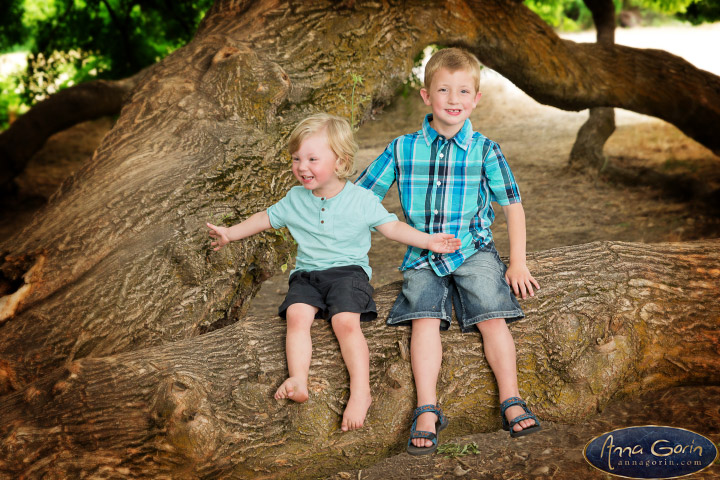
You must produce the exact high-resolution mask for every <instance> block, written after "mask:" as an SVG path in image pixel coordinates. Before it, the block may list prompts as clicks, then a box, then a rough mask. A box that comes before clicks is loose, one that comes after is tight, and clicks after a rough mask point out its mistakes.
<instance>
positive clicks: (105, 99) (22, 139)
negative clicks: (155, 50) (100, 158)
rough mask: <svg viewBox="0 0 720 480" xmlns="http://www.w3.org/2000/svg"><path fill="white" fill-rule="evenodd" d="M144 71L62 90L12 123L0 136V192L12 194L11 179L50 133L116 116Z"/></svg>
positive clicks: (40, 146)
mask: <svg viewBox="0 0 720 480" xmlns="http://www.w3.org/2000/svg"><path fill="white" fill-rule="evenodd" d="M146 70H147V69H146ZM146 70H143V71H141V72H139V73H137V74H135V75H133V76H132V77H129V78H125V79H122V80H113V81H109V80H94V81H91V82H85V83H81V84H79V85H75V86H73V87H70V88H66V89H64V90H61V91H59V92H58V93H56V94H54V95H51V96H49V97H48V98H47V99H45V100H43V101H42V102H40V103H38V104H37V105H36V106H34V107H33V108H31V109H30V110H29V111H28V112H27V113H25V114H24V115H22V116H21V117H19V118H18V119H17V120H16V121H15V122H13V123H12V125H10V127H9V128H8V129H7V130H5V131H4V132H2V133H0V192H10V191H12V186H11V183H12V180H13V179H14V178H15V177H16V176H17V175H18V174H20V173H21V172H22V171H23V170H24V169H25V166H26V165H27V162H28V161H29V160H30V158H31V157H32V156H33V155H34V154H35V153H37V152H38V151H39V150H40V149H41V148H42V146H43V145H44V144H45V141H46V140H47V139H48V138H50V136H51V135H53V134H54V133H57V132H60V131H62V130H65V129H67V128H70V127H72V126H73V125H75V124H78V123H80V122H84V121H86V120H92V119H95V118H99V117H103V116H107V115H116V114H118V113H119V112H120V109H121V108H122V106H123V103H124V101H125V100H126V99H127V97H128V95H129V93H130V91H131V90H132V89H133V88H134V87H135V85H137V84H138V82H139V81H140V80H141V79H142V77H143V75H144V74H145V72H146Z"/></svg>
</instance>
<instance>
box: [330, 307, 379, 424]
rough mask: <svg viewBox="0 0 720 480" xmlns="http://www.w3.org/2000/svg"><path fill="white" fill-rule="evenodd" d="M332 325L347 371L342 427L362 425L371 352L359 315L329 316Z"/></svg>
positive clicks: (368, 403) (350, 313)
mask: <svg viewBox="0 0 720 480" xmlns="http://www.w3.org/2000/svg"><path fill="white" fill-rule="evenodd" d="M332 327H333V331H334V332H335V336H336V337H337V339H338V342H339V343H340V352H341V353H342V356H343V360H344V361H345V366H346V367H347V369H348V373H349V374H350V399H349V400H348V403H347V406H346V407H345V412H344V413H343V420H342V426H341V428H342V430H343V432H347V431H348V430H356V429H358V428H360V427H362V426H363V423H364V422H365V415H366V414H367V411H368V408H370V403H371V402H372V397H371V396H370V352H369V350H368V346H367V341H365V336H364V335H363V333H362V330H361V329H360V314H359V313H352V312H342V313H338V314H336V315H334V316H333V317H332Z"/></svg>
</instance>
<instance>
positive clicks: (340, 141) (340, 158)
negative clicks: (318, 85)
mask: <svg viewBox="0 0 720 480" xmlns="http://www.w3.org/2000/svg"><path fill="white" fill-rule="evenodd" d="M323 130H324V131H325V132H326V134H327V139H328V145H329V146H330V149H331V150H332V151H333V153H334V154H335V155H336V156H337V162H336V166H335V174H336V175H337V176H338V178H342V179H347V178H350V177H352V176H354V175H355V154H356V153H357V151H358V145H357V142H356V141H355V135H353V131H352V128H350V123H349V122H348V121H347V120H345V119H344V118H342V117H338V116H335V115H330V114H328V113H316V114H315V115H311V116H309V117H307V118H306V119H304V120H302V121H301V122H300V123H298V124H297V126H296V127H295V128H294V129H293V131H292V133H291V134H290V139H289V140H288V150H289V152H290V155H292V154H293V153H295V152H297V151H298V150H299V149H300V144H302V142H303V141H304V140H305V139H306V138H309V137H312V136H313V135H315V134H316V133H320V132H321V131H323Z"/></svg>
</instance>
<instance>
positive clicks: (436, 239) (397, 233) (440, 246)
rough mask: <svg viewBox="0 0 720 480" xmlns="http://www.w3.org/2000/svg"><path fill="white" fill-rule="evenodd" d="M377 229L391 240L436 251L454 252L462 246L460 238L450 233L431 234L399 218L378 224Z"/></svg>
mask: <svg viewBox="0 0 720 480" xmlns="http://www.w3.org/2000/svg"><path fill="white" fill-rule="evenodd" d="M375 230H377V231H378V232H380V233H382V234H383V235H384V236H385V237H387V238H389V239H390V240H395V241H396V242H400V243H404V244H406V245H412V246H413V247H418V248H422V249H427V250H431V251H433V252H435V253H452V252H454V251H456V250H457V249H458V248H460V243H461V242H460V239H459V238H455V237H454V236H453V235H452V234H450V233H434V234H432V235H430V234H428V233H424V232H421V231H420V230H417V229H415V228H413V227H411V226H410V225H408V224H407V223H404V222H401V221H399V220H395V221H392V222H387V223H383V224H382V225H378V226H376V227H375Z"/></svg>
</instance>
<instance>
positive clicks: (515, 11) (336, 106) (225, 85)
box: [0, 0, 720, 392]
mask: <svg viewBox="0 0 720 480" xmlns="http://www.w3.org/2000/svg"><path fill="white" fill-rule="evenodd" d="M487 19H493V21H492V22H488V21H487ZM278 32H280V34H279V33H278ZM429 43H440V44H445V45H452V44H462V45H465V46H467V47H468V48H471V49H472V50H473V51H475V52H476V53H477V54H478V55H479V57H480V58H481V60H482V61H483V62H485V63H486V64H488V65H489V66H491V67H493V68H496V69H498V70H499V71H500V72H501V73H503V74H504V75H506V76H508V77H509V78H510V79H511V80H513V81H515V82H516V83H517V84H518V85H520V86H521V87H523V88H525V89H526V91H528V92H530V93H531V94H533V95H534V96H535V97H536V98H538V99H540V100H542V101H547V102H549V103H552V104H554V105H557V106H561V107H564V108H586V107H588V106H593V105H594V104H597V103H602V102H605V103H613V102H615V104H616V106H622V107H624V108H628V109H631V110H636V111H646V113H651V114H652V112H650V111H649V110H653V109H658V110H663V111H664V112H665V113H666V114H670V121H675V123H676V124H679V125H682V124H683V122H678V121H679V120H681V119H680V118H673V116H672V112H673V111H675V110H676V107H674V105H676V103H675V102H678V103H677V105H678V106H677V108H678V109H679V108H680V107H679V105H682V112H683V113H684V114H685V113H687V112H690V111H691V110H693V109H694V114H693V115H690V116H689V117H687V118H686V120H687V121H688V122H690V123H692V124H693V125H695V127H692V129H696V130H697V129H700V130H701V129H702V128H710V127H708V126H712V125H716V124H717V123H718V122H717V118H716V117H717V109H720V101H714V100H713V99H714V98H715V97H717V95H718V91H720V89H715V86H718V85H720V79H718V78H717V77H715V76H713V75H710V74H707V73H705V72H702V71H700V70H697V69H694V68H693V67H692V66H690V65H689V64H688V63H687V62H684V61H683V60H681V59H679V58H677V57H674V56H672V55H669V54H667V53H664V52H659V51H657V52H656V51H648V50H634V49H629V48H620V47H613V49H607V48H604V47H600V46H597V45H577V44H574V43H572V42H567V41H562V40H560V39H559V38H558V37H557V36H556V35H555V34H554V33H553V32H552V31H551V30H550V29H549V27H547V25H546V24H544V23H543V22H542V20H540V19H539V18H538V17H536V16H535V15H533V14H532V13H531V12H530V11H529V10H527V9H526V8H525V7H523V6H522V5H520V4H516V3H514V2H510V1H507V0H506V1H502V0H495V1H489V2H488V1H485V2H467V3H466V2H460V1H450V2H437V3H430V2H408V3H403V4H402V5H400V4H395V3H387V4H381V3H375V2H368V3H364V2H355V3H352V4H339V5H338V4H336V3H334V2H332V3H331V2H328V3H321V2H314V3H313V4H307V3H305V2H298V3H290V4H286V3H283V2H271V1H265V2H235V1H232V2H231V1H219V2H218V3H217V4H216V5H215V6H214V7H213V8H212V9H211V11H210V12H209V13H208V15H207V17H206V18H205V20H204V21H203V23H202V24H201V26H200V29H199V31H198V33H197V35H196V38H195V39H194V40H193V41H192V42H191V43H190V44H189V45H188V46H186V47H184V48H183V49H180V50H178V51H176V52H175V53H173V54H172V55H170V56H169V57H167V58H166V59H164V60H163V61H162V62H161V63H159V64H157V65H155V66H154V67H153V68H152V70H151V72H148V74H147V75H145V76H144V78H143V81H142V82H141V83H140V84H139V85H138V86H137V87H136V88H135V89H134V90H133V93H132V96H131V97H130V99H129V100H128V102H127V103H126V105H125V106H124V108H123V110H122V114H121V115H120V118H119V119H118V121H117V123H116V125H115V127H114V128H113V130H112V131H111V132H110V133H109V134H108V135H107V137H106V138H105V140H104V142H103V144H102V145H101V147H100V148H99V149H98V150H97V152H96V154H95V156H94V158H93V160H92V162H91V163H90V164H89V165H87V167H86V168H84V169H83V170H82V171H80V172H79V173H77V174H76V175H75V176H74V177H73V178H71V179H70V180H69V181H68V182H66V183H65V185H64V186H63V188H62V189H61V190H60V191H59V192H58V194H57V195H56V196H55V198H54V199H53V200H52V201H51V202H50V204H49V205H48V207H47V208H46V209H45V210H44V211H43V212H41V214H39V215H38V216H37V217H36V218H35V219H34V221H33V222H32V223H31V224H30V225H29V227H28V228H27V229H26V231H25V232H24V233H23V234H22V235H20V236H18V237H16V238H13V239H12V240H11V241H9V242H6V243H5V244H3V245H0V252H1V253H2V254H3V258H4V263H3V264H2V266H0V269H1V270H2V273H3V279H4V283H5V285H8V287H7V288H6V289H7V290H8V292H9V293H10V294H8V295H6V296H5V297H4V298H3V299H2V300H1V301H0V322H2V327H1V328H2V336H1V339H0V391H6V392H7V391H12V390H15V389H17V388H20V387H21V386H22V385H23V384H25V383H27V382H28V381H32V380H33V379H35V378H38V377H39V376H42V375H43V374H45V373H47V372H49V371H50V370H52V369H54V368H56V367H57V366H59V365H62V364H63V363H65V362H68V361H72V360H73V359H77V358H83V357H86V356H95V357H97V356H103V355H108V354H112V353H117V352H121V351H130V350H135V349H138V348H142V347H147V346H152V345H159V344H162V343H164V342H168V341H176V340H180V339H183V338H191V337H193V336H196V335H198V334H201V333H203V332H207V331H211V330H213V329H215V328H217V327H219V326H222V325H225V324H228V323H231V322H232V321H233V319H234V318H237V316H238V315H237V312H240V313H241V312H242V311H243V310H244V308H245V306H246V301H247V299H248V298H250V297H251V296H252V295H253V294H254V293H255V292H256V291H257V288H258V287H257V286H258V284H259V283H260V282H261V280H262V279H263V278H265V277H267V276H268V275H269V274H270V273H271V272H273V271H275V270H276V269H277V267H278V266H279V265H281V264H283V263H285V262H286V261H287V258H288V255H289V254H290V252H291V250H292V245H291V244H289V243H288V242H287V241H286V240H285V236H284V235H283V234H282V232H271V233H267V234H264V235H261V236H257V237H255V238H252V239H250V240H247V241H245V242H242V243H241V244H240V245H239V246H238V247H237V248H233V249H229V250H228V251H226V252H223V253H221V254H219V255H215V254H211V252H210V251H209V249H208V248H207V241H206V238H205V232H204V231H203V230H204V229H203V227H202V226H203V224H204V222H205V221H206V220H208V219H211V220H214V221H216V222H223V221H224V222H225V223H228V224H229V223H232V222H235V221H238V220H240V219H242V218H244V217H246V216H247V215H249V214H250V213H252V212H254V211H257V210H258V209H262V208H265V207H267V206H268V205H269V204H271V203H273V202H274V201H277V200H278V199H279V198H280V197H281V196H282V195H283V194H284V193H285V192H286V190H287V189H288V187H289V186H290V185H292V184H293V180H292V176H291V174H290V172H289V171H288V168H287V160H288V159H287V155H286V153H285V152H283V147H284V142H285V138H286V136H287V134H288V132H289V131H290V129H291V128H292V126H293V125H294V124H295V123H296V122H297V121H298V120H299V119H300V118H302V117H304V116H306V115H307V114H308V113H310V112H313V111H317V110H325V111H330V112H336V113H340V114H344V115H347V116H348V117H349V116H350V115H349V113H350V105H348V103H347V101H346V99H347V97H348V95H349V93H350V90H351V88H352V78H351V73H355V74H357V75H361V76H362V77H363V78H364V82H363V84H362V85H360V86H359V91H358V92H356V98H360V99H361V100H360V105H359V112H360V113H359V114H358V116H359V117H362V116H364V115H366V114H368V112H370V111H371V108H372V107H373V105H374V104H377V103H383V102H386V101H388V99H389V98H390V97H391V96H392V94H393V92H394V91H395V89H396V88H397V87H398V86H399V84H400V83H401V81H402V80H403V79H405V78H406V77H407V75H408V73H409V71H410V68H411V65H412V59H413V58H414V56H415V55H416V54H417V53H418V52H419V51H420V50H421V49H422V48H423V47H424V46H425V45H427V44H429ZM607 55H610V56H611V57H612V68H609V67H610V65H609V64H607V65H606V63H604V62H608V61H609V60H610V59H609V58H608V57H607ZM627 62H630V64H628V63H627ZM630 65H631V66H630ZM672 65H675V67H672V68H669V67H671V66H672ZM606 67H608V68H606ZM673 68H674V70H673ZM668 71H676V72H677V74H678V75H679V77H680V79H675V78H674V77H668V76H667V75H668ZM661 74H662V75H663V76H665V77H662V78H661V77H660V75H661ZM591 75H592V76H593V80H592V81H590V76H591ZM609 75H612V78H610V77H609ZM606 76H607V77H606ZM596 77H597V78H596ZM583 79H584V80H583ZM647 82H656V83H653V85H652V87H650V86H649V84H648V83H647ZM693 82H694V84H693V85H692V86H690V85H689V84H690V83H693ZM700 83H702V85H700ZM659 85H662V88H659V87H658V86H659ZM675 90H677V92H676V93H673V92H675ZM659 91H662V92H663V93H662V95H658V96H657V97H647V96H646V97H643V95H650V94H652V95H657V93H656V92H659ZM643 92H644V93H643ZM690 94H692V95H696V97H688V95H690ZM618 95H620V96H618ZM600 98H602V102H599V99H600ZM698 99H700V100H698ZM706 100H707V101H708V102H707V104H706V103H704V102H705V101H706ZM668 102H670V103H668ZM690 105H692V106H693V107H692V108H691V107H689V106H690ZM656 113H657V112H656ZM665 117H666V118H667V117H668V115H665ZM683 118H685V117H683ZM686 127H687V125H686ZM696 127H697V128H696ZM698 131H699V130H698ZM695 136H696V137H697V135H695ZM713 138H716V137H715V136H714V137H713ZM714 141H717V139H716V140H714Z"/></svg>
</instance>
